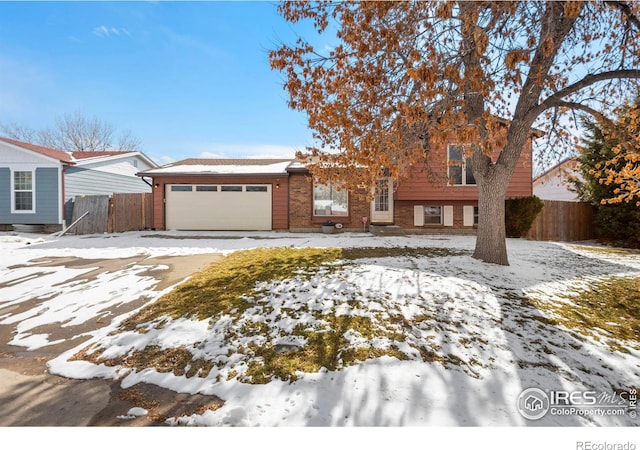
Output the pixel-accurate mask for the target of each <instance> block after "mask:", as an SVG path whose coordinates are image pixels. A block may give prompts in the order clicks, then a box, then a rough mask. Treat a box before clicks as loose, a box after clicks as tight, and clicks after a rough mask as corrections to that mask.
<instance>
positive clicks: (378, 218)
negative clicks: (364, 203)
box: [371, 178, 393, 223]
mask: <svg viewBox="0 0 640 450" xmlns="http://www.w3.org/2000/svg"><path fill="white" fill-rule="evenodd" d="M371 222H373V223H380V222H385V223H391V222H393V184H392V183H391V179H390V178H380V179H379V180H378V185H377V186H376V192H375V195H374V197H373V201H372V202H371Z"/></svg>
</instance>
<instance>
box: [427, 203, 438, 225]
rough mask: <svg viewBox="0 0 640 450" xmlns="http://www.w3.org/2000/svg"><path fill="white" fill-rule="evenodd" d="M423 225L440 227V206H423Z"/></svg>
mask: <svg viewBox="0 0 640 450" xmlns="http://www.w3.org/2000/svg"><path fill="white" fill-rule="evenodd" d="M424 224H425V225H442V206H425V207H424Z"/></svg>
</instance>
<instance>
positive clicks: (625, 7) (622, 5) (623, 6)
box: [604, 0, 640, 30]
mask: <svg viewBox="0 0 640 450" xmlns="http://www.w3.org/2000/svg"><path fill="white" fill-rule="evenodd" d="M604 3H605V5H609V6H611V7H612V8H617V9H619V10H620V11H622V13H623V14H624V15H625V16H626V17H627V20H628V21H629V22H630V23H632V24H634V25H635V26H636V28H638V29H639V30H640V19H638V17H637V16H636V15H635V14H633V11H631V7H630V6H629V4H628V3H627V2H619V1H613V0H607V1H605V2H604Z"/></svg>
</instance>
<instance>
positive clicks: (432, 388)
mask: <svg viewBox="0 0 640 450" xmlns="http://www.w3.org/2000/svg"><path fill="white" fill-rule="evenodd" d="M280 246H293V247H372V246H375V247H412V248H414V247H441V248H442V247H444V248H449V249H452V250H459V251H460V250H461V251H467V254H463V255H459V256H444V257H410V256H407V257H388V258H379V259H375V260H374V259H362V260H357V261H352V262H350V263H349V264H346V265H345V266H343V267H340V268H338V269H336V270H319V271H318V273H317V274H315V275H313V276H311V277H295V278H292V279H288V280H283V281H281V282H269V283H262V284H261V285H260V286H257V287H258V288H259V290H261V291H263V292H264V293H265V294H264V295H263V296H261V297H256V298H255V299H254V301H255V307H253V308H250V309H248V310H247V311H245V312H244V313H243V314H242V316H241V317H240V319H239V320H230V318H229V317H222V318H220V319H219V320H216V321H209V320H204V321H203V320H191V319H185V318H182V319H177V320H168V321H167V323H166V324H165V325H164V327H162V328H149V329H148V330H147V332H146V333H138V332H135V331H127V332H120V333H117V334H111V332H112V331H114V330H115V329H116V328H117V326H118V324H119V323H120V321H121V320H122V319H124V316H117V317H116V318H115V319H114V320H112V321H111V322H110V323H105V324H104V327H103V328H99V329H98V330H97V331H92V332H91V333H90V335H88V336H89V340H85V341H84V342H82V344H80V345H78V346H76V347H75V348H73V349H70V350H69V351H67V352H65V353H63V354H61V355H60V356H59V357H57V358H55V359H53V360H52V361H50V363H49V368H50V371H51V372H52V373H55V374H59V375H62V376H66V377H70V378H81V379H82V378H92V377H104V378H114V379H121V380H122V381H121V383H122V386H123V387H129V386H134V385H135V384H137V383H140V382H146V383H152V384H157V385H159V386H162V387H165V388H169V389H173V390H175V391H177V392H184V393H194V394H195V393H201V394H211V395H216V396H218V397H220V398H221V399H223V400H224V402H225V404H224V406H223V407H222V408H220V409H218V410H216V411H206V412H204V413H203V414H199V415H193V416H189V417H178V418H173V419H171V420H170V423H171V424H175V425H207V426H268V427H271V426H314V425H322V426H324V425H331V426H425V425H429V426H464V425H470V426H523V425H543V426H556V425H562V426H567V425H569V426H571V425H576V426H581V425H604V426H610V425H625V426H626V425H638V424H639V422H638V419H637V417H631V416H630V414H625V415H622V416H607V415H603V416H594V415H585V416H581V415H551V414H548V415H546V416H545V417H544V418H542V419H540V420H537V421H530V420H528V419H525V418H523V417H522V416H521V415H520V414H519V413H518V411H517V409H516V400H517V398H518V396H519V394H520V393H521V392H522V391H523V390H524V389H526V388H530V387H537V388H540V389H543V390H561V389H563V390H569V391H583V390H595V391H598V392H607V393H611V392H612V390H613V389H622V388H625V389H631V388H633V387H636V388H637V387H638V380H639V379H640V352H638V351H636V350H634V349H631V350H630V352H629V353H621V352H613V351H611V350H610V349H609V348H608V347H607V346H606V345H605V344H603V343H601V342H598V341H596V340H594V339H592V338H589V337H586V336H579V335H577V333H575V332H573V331H571V330H567V329H565V328H562V327H558V326H554V325H550V324H548V323H545V322H544V321H543V320H536V318H544V313H543V312H540V311H538V310H536V309H535V308H533V307H532V306H530V305H528V304H527V303H526V301H523V299H524V296H525V295H528V296H534V297H536V298H539V299H545V298H552V297H554V295H557V294H558V293H563V292H566V291H567V290H568V289H569V288H573V287H576V286H581V285H584V286H587V285H589V284H590V283H593V282H594V281H597V280H599V279H601V278H604V277H607V276H611V275H621V276H638V275H640V255H639V254H634V253H624V254H618V255H616V254H612V253H604V252H593V251H589V250H588V249H586V248H585V247H584V246H583V245H572V244H556V243H550V242H531V241H525V240H509V241H508V248H509V255H510V260H511V265H510V266H508V267H502V266H495V265H489V264H482V263H480V262H478V261H477V260H474V259H472V258H471V257H470V251H471V250H472V249H473V246H474V238H472V237H465V236H404V237H402V236H398V237H380V236H371V235H369V234H365V233H344V234H338V235H323V234H291V233H232V232H229V233H221V232H220V233H210V232H137V233H124V234H116V235H91V236H63V237H61V238H53V237H44V238H43V237H42V236H38V235H14V234H8V233H7V234H0V251H1V252H2V259H1V262H0V324H3V325H11V326H13V327H14V329H15V331H14V336H13V339H12V341H11V344H12V345H17V346H21V347H24V348H26V349H38V348H41V349H42V348H47V347H48V346H51V345H53V344H55V343H56V342H58V340H56V339H55V338H54V337H52V336H49V335H48V334H47V332H45V331H43V330H48V329H50V328H51V326H52V325H58V326H61V327H71V326H76V325H79V324H82V323H84V322H86V321H88V320H90V319H92V318H93V319H95V318H96V317H100V315H101V314H102V313H104V311H110V310H113V309H114V308H117V306H118V305H120V304H123V303H126V302H133V301H138V300H139V299H141V298H143V299H147V301H149V302H150V301H153V300H154V299H156V298H158V297H159V296H160V295H162V294H163V293H164V292H167V291H168V290H169V289H170V288H167V289H164V290H163V291H158V290H157V289H156V288H157V286H156V285H157V282H158V280H157V279H155V278H154V277H153V276H152V275H150V274H149V271H150V266H141V265H139V264H129V265H127V264H123V266H122V267H121V268H120V269H118V270H113V271H111V272H107V273H101V274H99V275H97V276H95V277H89V276H88V274H90V273H91V270H92V266H91V264H90V260H95V259H114V260H115V259H123V258H130V257H133V256H136V255H146V256H148V257H158V256H181V255H191V254H203V253H216V252H219V253H223V254H224V253H229V252H232V251H236V250H239V249H248V248H256V247H280ZM64 257H76V258H84V259H87V260H89V261H88V263H87V264H86V265H83V266H82V267H77V266H73V267H72V266H69V267H65V266H64V265H54V264H48V262H51V261H52V260H53V259H54V258H64ZM152 268H153V269H154V270H164V269H166V267H164V266H162V265H157V266H153V267H152ZM82 277H84V281H83V282H79V281H78V280H79V279H80V278H82ZM33 299H39V301H38V302H35V303H33V302H31V303H30V301H32V300H33ZM265 311H268V313H266V312H265ZM328 313H332V314H337V315H345V316H352V317H353V316H363V317H368V318H369V319H371V320H372V321H373V323H374V324H376V326H378V327H380V328H384V327H391V325H390V323H391V322H390V321H389V320H386V319H388V318H389V317H390V316H394V317H403V318H404V320H405V321H406V323H408V325H407V326H406V327H405V328H403V330H401V331H402V333H404V338H403V340H397V341H393V339H392V338H384V337H381V338H378V339H376V340H374V341H372V342H371V343H370V344H371V345H372V346H374V347H377V348H381V349H384V348H389V346H391V345H396V346H397V347H398V348H399V349H400V351H402V352H403V353H404V354H405V355H406V356H407V359H406V360H400V359H396V358H394V357H390V356H383V357H380V358H377V359H370V360H367V361H364V362H362V363H359V364H355V365H350V366H346V367H343V368H341V369H340V370H336V371H329V370H326V369H322V370H320V371H318V372H317V373H300V374H298V375H299V377H298V379H297V380H295V381H293V382H288V381H281V380H274V381H271V382H269V383H268V384H262V385H259V384H256V385H252V384H246V383H242V382H240V381H238V379H237V377H232V376H229V375H230V374H240V375H241V374H242V373H243V371H244V370H246V368H247V365H248V364H249V362H250V356H247V355H246V354H244V353H242V352H239V351H238V350H237V349H238V348H239V347H240V346H241V345H246V344H247V343H248V342H250V341H252V340H254V341H260V342H266V341H268V342H271V343H272V344H273V345H281V346H284V347H286V346H293V347H295V346H299V345H304V342H303V340H302V339H301V338H300V337H299V336H291V335H289V334H288V333H289V332H290V331H291V330H292V329H293V328H294V327H295V326H296V325H303V326H316V327H317V326H323V324H322V323H321V322H320V319H319V318H318V315H319V314H328ZM417 317H421V318H422V319H421V320H420V322H419V325H417V323H418V322H416V324H413V323H412V319H413V318H417ZM425 317H427V318H428V319H424V318H425ZM257 321H263V322H265V323H266V324H267V326H268V330H269V331H268V332H267V333H265V334H261V335H256V336H246V335H243V334H242V333H241V332H240V331H241V329H242V327H243V325H246V324H250V323H255V322H257ZM387 331H393V330H392V329H391V328H388V329H387ZM396 331H398V330H396ZM386 335H391V333H389V334H386ZM229 336H234V337H233V338H230V337H229ZM345 337H346V338H347V339H348V340H349V342H352V343H353V345H354V346H355V345H358V344H361V343H362V342H363V339H364V338H363V337H362V336H361V335H359V334H358V333H357V332H354V331H353V330H352V331H349V332H347V334H346V335H345ZM425 342H427V343H429V346H430V348H431V351H432V352H433V354H434V355H435V356H436V357H437V358H438V359H442V362H438V361H434V362H425V361H424V360H423V359H422V358H421V357H420V352H419V350H418V349H419V348H420V346H424V344H425ZM93 344H99V345H101V346H103V347H105V348H107V353H106V355H105V356H109V357H114V356H118V355H123V354H126V353H127V352H130V351H132V350H136V349H137V350H140V349H143V348H144V347H146V346H148V345H157V346H160V347H161V348H173V347H177V346H185V347H187V348H191V349H192V353H193V354H194V356H195V357H197V358H203V359H207V360H212V361H214V362H216V365H215V366H214V368H213V369H212V370H211V372H210V373H209V374H208V375H207V376H206V377H198V376H195V377H192V378H187V377H185V376H175V375H172V374H167V373H160V372H157V371H155V370H150V369H146V370H142V371H139V372H136V371H135V370H133V369H125V368H122V367H106V366H104V365H94V364H91V363H88V362H86V361H77V360H76V361H69V357H70V356H72V355H74V354H76V353H77V352H78V351H80V350H82V349H85V348H87V347H89V346H91V345H93ZM636 347H637V345H636ZM136 412H139V411H136ZM136 412H133V413H132V412H131V411H130V412H129V413H127V416H132V417H134V416H136Z"/></svg>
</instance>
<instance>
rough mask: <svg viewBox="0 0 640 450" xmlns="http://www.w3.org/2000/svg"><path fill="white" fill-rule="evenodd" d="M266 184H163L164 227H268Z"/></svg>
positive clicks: (269, 204) (268, 190) (269, 205)
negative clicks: (164, 204)
mask: <svg viewBox="0 0 640 450" xmlns="http://www.w3.org/2000/svg"><path fill="white" fill-rule="evenodd" d="M271 188H272V187H271V185H270V184H193V185H192V184H167V185H165V190H166V192H165V199H166V200H165V202H166V206H165V208H166V228H167V229H168V230H271V229H272V220H271V211H272V197H271V196H272V193H271Z"/></svg>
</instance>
